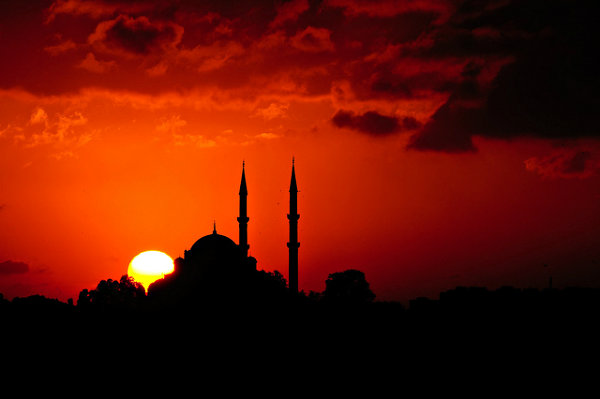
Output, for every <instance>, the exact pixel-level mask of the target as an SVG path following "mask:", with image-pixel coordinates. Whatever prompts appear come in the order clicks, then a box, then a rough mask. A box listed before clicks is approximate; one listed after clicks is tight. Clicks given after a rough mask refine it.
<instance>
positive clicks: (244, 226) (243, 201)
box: [237, 161, 250, 257]
mask: <svg viewBox="0 0 600 399" xmlns="http://www.w3.org/2000/svg"><path fill="white" fill-rule="evenodd" d="M239 194H240V216H239V217H238V218H237V221H238V223H239V225H240V241H239V245H240V248H241V250H242V254H243V255H244V257H247V256H248V249H249V248H250V245H248V221H249V220H250V218H248V209H247V208H248V189H247V188H246V161H242V182H241V183H240V193H239Z"/></svg>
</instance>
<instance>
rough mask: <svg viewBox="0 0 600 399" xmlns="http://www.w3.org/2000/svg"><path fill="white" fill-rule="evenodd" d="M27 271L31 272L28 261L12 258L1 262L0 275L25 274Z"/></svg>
mask: <svg viewBox="0 0 600 399" xmlns="http://www.w3.org/2000/svg"><path fill="white" fill-rule="evenodd" d="M27 272H29V265H28V264H27V263H24V262H15V261H12V260H7V261H4V262H0V275H3V276H8V275H11V274H25V273H27Z"/></svg>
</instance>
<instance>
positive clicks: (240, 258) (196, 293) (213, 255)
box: [148, 159, 300, 305]
mask: <svg viewBox="0 0 600 399" xmlns="http://www.w3.org/2000/svg"><path fill="white" fill-rule="evenodd" d="M239 196H240V201H239V204H240V208H239V217H238V218H237V221H238V224H239V244H236V243H235V242H234V241H233V240H232V239H230V238H229V237H226V236H224V235H221V234H218V233H217V227H216V223H215V224H214V225H213V232H212V234H209V235H206V236H204V237H201V238H200V239H198V240H197V241H196V242H195V243H194V244H193V245H192V247H191V248H190V249H189V250H186V251H184V256H183V258H181V257H179V258H177V259H175V269H174V271H173V273H171V274H168V275H166V276H165V277H164V278H163V279H160V280H157V281H155V282H154V283H152V284H151V285H150V287H149V288H148V297H149V298H151V299H154V300H156V301H158V302H162V303H166V304H172V305H180V304H182V303H188V304H194V303H197V302H198V301H202V302H206V301H211V300H214V301H216V302H219V303H224V302H227V301H228V300H232V301H239V300H240V299H252V298H254V299H256V298H257V297H264V298H263V299H273V295H278V296H280V295H285V296H289V294H293V293H297V292H298V248H299V246H300V243H299V242H298V219H299V217H300V215H299V214H298V187H297V184H296V172H295V162H294V160H293V159H292V177H291V183H290V213H289V214H288V215H287V218H288V220H289V230H290V232H289V242H288V243H287V246H288V249H289V274H288V276H289V287H286V283H285V279H283V276H282V275H281V274H280V273H279V272H274V273H266V272H264V271H258V270H257V268H256V264H257V261H256V259H255V258H254V257H252V256H248V250H249V248H250V245H248V222H249V220H250V218H249V217H248V212H247V199H248V188H247V186H246V171H245V162H244V163H242V179H241V183H240V191H239Z"/></svg>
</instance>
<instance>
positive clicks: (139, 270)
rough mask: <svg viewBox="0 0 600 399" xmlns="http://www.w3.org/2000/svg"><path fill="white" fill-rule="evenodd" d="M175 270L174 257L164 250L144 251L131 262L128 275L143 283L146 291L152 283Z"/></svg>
mask: <svg viewBox="0 0 600 399" xmlns="http://www.w3.org/2000/svg"><path fill="white" fill-rule="evenodd" d="M173 270H174V265H173V259H172V258H171V257H170V256H169V255H167V254H166V253H164V252H160V251H144V252H142V253H140V254H139V255H136V256H135V257H134V258H133V259H132V260H131V262H130V263H129V268H128V269H127V275H128V276H130V277H133V279H134V280H135V281H137V282H138V283H141V284H142V285H143V286H144V288H145V289H146V291H147V290H148V287H149V286H150V284H152V283H153V282H155V281H156V280H158V279H161V278H164V276H165V274H169V273H172V272H173Z"/></svg>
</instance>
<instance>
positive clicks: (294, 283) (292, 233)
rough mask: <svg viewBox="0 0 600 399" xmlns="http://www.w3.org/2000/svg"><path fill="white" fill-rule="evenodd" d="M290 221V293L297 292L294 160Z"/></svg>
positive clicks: (296, 205)
mask: <svg viewBox="0 0 600 399" xmlns="http://www.w3.org/2000/svg"><path fill="white" fill-rule="evenodd" d="M287 218H288V220H289V221H290V242H288V243H287V246H288V248H289V253H290V260H289V268H290V270H289V285H290V291H292V292H298V247H299V246H300V243H299V242H298V219H299V218H300V215H298V186H297V185H296V171H295V168H294V159H293V158H292V182H291V184H290V213H289V214H288V215H287Z"/></svg>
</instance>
